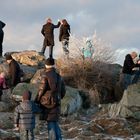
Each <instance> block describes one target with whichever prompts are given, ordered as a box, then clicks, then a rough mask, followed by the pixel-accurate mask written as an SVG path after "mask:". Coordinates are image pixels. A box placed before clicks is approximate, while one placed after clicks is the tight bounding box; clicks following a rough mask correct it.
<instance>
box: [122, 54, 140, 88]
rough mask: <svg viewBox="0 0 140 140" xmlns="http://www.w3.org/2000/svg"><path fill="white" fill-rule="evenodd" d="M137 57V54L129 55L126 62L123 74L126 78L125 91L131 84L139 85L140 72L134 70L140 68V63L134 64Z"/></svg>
mask: <svg viewBox="0 0 140 140" xmlns="http://www.w3.org/2000/svg"><path fill="white" fill-rule="evenodd" d="M136 57H137V53H136V52H132V53H131V54H127V55H126V57H125V60H124V64H123V69H122V73H123V76H124V89H127V87H128V86H129V85H131V84H134V83H137V81H138V79H139V75H140V71H134V70H133V68H135V67H140V61H138V62H137V63H136V64H135V63H134V61H133V60H134V59H135V58H136Z"/></svg>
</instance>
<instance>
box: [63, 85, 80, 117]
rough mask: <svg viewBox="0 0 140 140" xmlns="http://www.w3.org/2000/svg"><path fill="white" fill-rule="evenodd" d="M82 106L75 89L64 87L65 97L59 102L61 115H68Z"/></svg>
mask: <svg viewBox="0 0 140 140" xmlns="http://www.w3.org/2000/svg"><path fill="white" fill-rule="evenodd" d="M81 106H82V98H81V96H80V94H79V91H78V90H77V89H75V88H71V87H66V95H65V97H64V99H63V100H62V102H61V113H62V114H63V115H69V114H72V113H74V112H76V111H78V110H79V109H80V108H81Z"/></svg>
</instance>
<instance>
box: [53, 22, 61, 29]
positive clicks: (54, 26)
mask: <svg viewBox="0 0 140 140" xmlns="http://www.w3.org/2000/svg"><path fill="white" fill-rule="evenodd" d="M60 24H61V22H60V21H58V23H57V25H54V24H53V28H59V26H60Z"/></svg>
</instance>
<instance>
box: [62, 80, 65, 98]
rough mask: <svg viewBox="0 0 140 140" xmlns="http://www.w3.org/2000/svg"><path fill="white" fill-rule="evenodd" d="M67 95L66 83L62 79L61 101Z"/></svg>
mask: <svg viewBox="0 0 140 140" xmlns="http://www.w3.org/2000/svg"><path fill="white" fill-rule="evenodd" d="M65 94H66V88H65V83H64V81H63V79H62V78H61V99H63V98H64V96H65Z"/></svg>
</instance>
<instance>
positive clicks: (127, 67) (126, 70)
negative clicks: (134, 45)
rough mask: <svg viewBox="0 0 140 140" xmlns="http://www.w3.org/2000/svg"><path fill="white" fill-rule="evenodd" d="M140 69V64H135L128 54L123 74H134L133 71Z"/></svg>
mask: <svg viewBox="0 0 140 140" xmlns="http://www.w3.org/2000/svg"><path fill="white" fill-rule="evenodd" d="M134 67H140V64H135V63H134V62H133V59H132V57H131V55H130V54H127V55H126V57H125V60H124V64H123V69H122V72H123V73H125V74H133V71H132V69H133V68H134Z"/></svg>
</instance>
